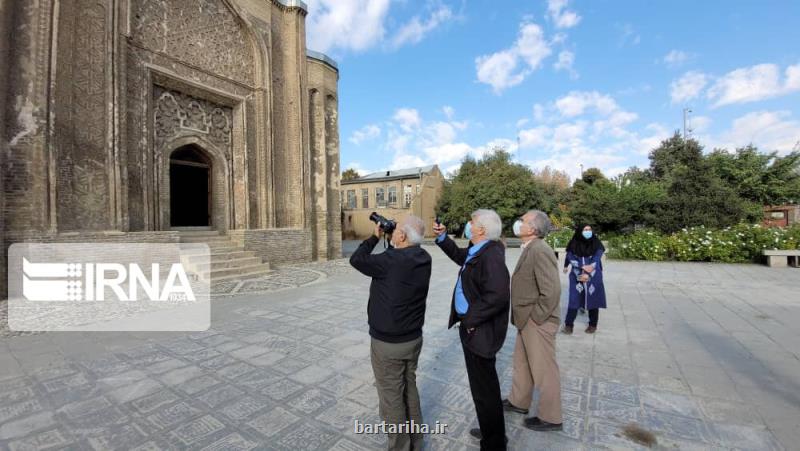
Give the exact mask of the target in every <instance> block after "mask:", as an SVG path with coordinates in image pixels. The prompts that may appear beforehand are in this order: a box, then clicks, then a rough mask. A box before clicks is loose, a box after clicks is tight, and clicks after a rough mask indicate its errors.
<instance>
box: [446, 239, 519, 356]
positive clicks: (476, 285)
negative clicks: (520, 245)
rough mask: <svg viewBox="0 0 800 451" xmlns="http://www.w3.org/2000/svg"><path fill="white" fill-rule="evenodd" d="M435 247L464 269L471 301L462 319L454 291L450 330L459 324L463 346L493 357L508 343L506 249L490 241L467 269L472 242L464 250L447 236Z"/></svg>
mask: <svg viewBox="0 0 800 451" xmlns="http://www.w3.org/2000/svg"><path fill="white" fill-rule="evenodd" d="M436 244H437V245H438V246H439V248H440V249H442V251H444V253H445V254H446V255H447V256H448V257H450V259H451V260H453V261H454V262H455V263H456V264H457V265H459V266H461V267H463V269H461V270H459V273H458V274H459V277H461V288H462V289H463V290H464V295H465V296H466V298H467V301H468V302H469V310H467V314H466V315H464V316H463V317H459V315H458V314H457V313H456V307H455V290H453V298H452V300H451V302H450V323H449V324H448V326H447V327H448V328H451V327H453V325H455V324H456V323H457V322H459V321H460V322H461V328H460V329H459V334H460V336H461V343H462V344H463V345H464V347H466V348H467V349H469V350H470V351H472V353H473V354H477V355H479V356H481V357H484V358H487V359H490V358H493V357H494V356H495V354H497V351H499V350H500V348H502V347H503V343H504V342H505V339H506V332H507V331H508V320H509V311H510V309H511V288H510V281H511V276H510V275H509V273H508V267H507V266H506V248H505V246H503V244H502V243H500V242H497V241H490V242H489V243H487V244H486V245H485V246H484V247H483V248H482V249H481V250H480V251H478V253H477V254H475V255H473V256H472V258H471V259H470V261H469V262H467V264H466V266H464V262H465V261H466V259H467V252H468V249H469V247H472V243H470V245H469V247H467V248H464V249H462V248H459V247H458V245H457V244H456V243H455V241H453V240H452V239H450V237H447V238H445V239H444V240H443V241H442V242H441V243H438V242H437V243H436ZM472 328H475V330H474V331H473V332H471V333H470V332H467V329H472Z"/></svg>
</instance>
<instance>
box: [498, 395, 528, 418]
mask: <svg viewBox="0 0 800 451" xmlns="http://www.w3.org/2000/svg"><path fill="white" fill-rule="evenodd" d="M503 410H505V411H506V412H514V413H521V414H523V415H527V414H528V409H523V408H521V407H517V406H515V405H514V404H511V401H509V400H508V399H504V400H503Z"/></svg>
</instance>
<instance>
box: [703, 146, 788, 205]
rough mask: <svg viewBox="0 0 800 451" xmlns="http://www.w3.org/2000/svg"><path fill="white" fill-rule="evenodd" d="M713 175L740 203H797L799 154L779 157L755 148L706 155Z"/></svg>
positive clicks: (776, 154) (773, 153) (716, 151)
mask: <svg viewBox="0 0 800 451" xmlns="http://www.w3.org/2000/svg"><path fill="white" fill-rule="evenodd" d="M708 160H709V163H710V164H711V168H712V169H713V170H714V173H715V174H716V175H717V176H719V177H720V178H721V179H722V180H723V181H724V182H725V183H726V184H727V185H728V186H730V187H732V188H733V189H734V190H735V191H736V192H737V193H738V194H739V196H741V197H742V198H744V199H747V200H749V201H752V202H756V203H758V204H761V205H780V204H785V203H794V202H800V152H792V153H790V154H789V155H786V156H784V157H779V156H778V153H777V152H772V153H761V152H759V151H758V149H757V148H756V147H755V146H752V145H750V146H747V147H742V148H739V149H736V151H735V152H734V153H730V152H728V151H726V150H723V149H717V150H715V151H714V152H712V153H711V154H709V155H708Z"/></svg>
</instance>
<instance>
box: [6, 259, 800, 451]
mask: <svg viewBox="0 0 800 451" xmlns="http://www.w3.org/2000/svg"><path fill="white" fill-rule="evenodd" d="M430 252H431V254H432V255H433V257H434V275H433V278H434V280H433V283H432V286H431V292H430V297H429V308H428V314H427V318H426V326H425V334H424V340H425V342H424V346H423V352H422V355H421V358H420V364H419V367H420V370H419V375H418V384H419V388H420V391H421V394H422V401H423V414H424V416H425V418H426V422H428V423H430V424H433V423H435V422H436V421H439V422H441V423H446V424H447V425H448V428H447V434H445V435H430V436H428V437H427V438H426V447H427V449H433V450H451V449H453V450H462V449H477V443H476V442H475V441H473V440H472V439H471V438H470V437H469V435H468V430H469V428H470V427H473V426H474V425H475V424H476V422H475V415H474V410H473V405H472V400H471V398H470V395H469V388H468V385H467V380H466V373H465V370H464V364H463V361H462V359H463V357H462V354H461V349H460V345H459V343H458V334H457V332H456V331H455V330H451V331H448V330H446V322H447V313H448V302H449V301H448V300H449V295H450V292H451V289H452V286H453V283H454V279H455V273H456V269H457V268H456V267H455V265H453V264H452V263H450V262H449V261H446V260H445V258H444V257H443V256H442V255H441V253H440V252H439V251H438V250H437V249H435V248H434V249H430ZM518 255H519V252H518V250H517V249H510V250H509V259H508V263H509V265H510V266H513V264H514V263H515V262H516V258H517V257H518ZM278 273H280V271H279V272H278ZM311 273H317V274H318V275H319V276H318V277H317V278H315V279H314V280H313V281H311V282H314V283H309V282H308V279H309V278H310V277H311V276H310V274H311ZM283 274H284V275H285V277H286V278H283V279H282V278H280V277H278V276H275V279H274V282H275V284H274V286H267V285H261V286H259V287H258V288H253V289H249V288H246V286H245V285H246V284H241V285H237V287H234V288H233V289H232V290H231V291H229V292H228V293H229V295H227V296H224V298H223V297H220V302H216V303H215V304H214V306H213V311H212V318H213V320H212V329H211V330H209V331H207V332H202V333H196V334H179V333H45V334H37V335H31V336H16V337H6V338H3V339H0V450H2V451H6V450H9V451H10V450H24V449H126V450H172V449H207V450H238V449H268V450H314V449H335V450H370V449H382V448H383V447H384V444H385V438H384V437H382V436H380V435H357V434H354V433H353V426H354V420H355V419H358V420H359V421H360V422H362V423H378V422H379V419H378V416H377V403H378V400H377V394H376V391H375V388H374V386H373V385H372V382H373V377H372V370H371V366H370V363H369V347H368V346H369V345H368V344H369V337H368V335H367V333H366V330H367V327H366V297H367V288H368V283H369V281H368V279H367V278H365V277H362V276H360V275H359V274H357V273H355V272H354V271H352V270H349V269H347V266H346V264H344V262H330V263H325V264H314V265H310V266H305V265H303V266H297V267H293V268H292V269H290V270H287V271H284V272H283ZM322 275H324V277H322ZM606 280H607V286H608V290H609V293H608V294H609V309H607V310H605V311H603V312H602V313H601V318H600V330H599V331H598V333H597V334H595V335H593V336H591V335H586V334H584V333H583V332H582V327H579V326H581V325H576V334H575V335H573V336H563V335H561V336H559V337H558V341H557V344H558V360H559V363H560V365H561V368H562V377H563V394H562V396H563V401H564V409H565V415H566V416H565V429H564V431H563V432H561V433H537V432H532V431H529V430H527V429H524V428H523V427H521V425H522V416H520V415H514V414H509V415H508V416H507V433H508V436H509V439H510V447H511V449H518V450H529V449H601V448H608V449H640V448H641V447H640V446H639V445H636V444H635V443H633V442H632V441H630V440H629V439H627V438H625V436H624V435H623V433H622V427H623V426H625V425H626V424H629V423H636V424H638V425H639V426H641V427H643V428H645V429H647V430H650V431H652V432H653V433H655V434H656V437H657V439H658V445H657V448H659V449H753V450H762V449H764V450H769V449H796V448H797V447H796V443H800V432H798V431H800V427H798V426H800V424H798V423H799V422H800V395H798V393H800V386H799V385H798V382H797V381H798V380H800V361H799V360H798V357H800V347H798V343H800V340H798V338H800V337H799V336H800V331H798V328H797V326H796V325H797V324H799V323H800V304H798V303H797V300H796V298H797V296H796V293H795V292H794V290H796V287H797V282H798V281H799V280H800V273H798V271H797V270H795V269H791V268H790V269H769V268H765V267H760V266H752V265H705V264H672V263H640V262H618V261H610V262H609V263H608V264H607V268H606ZM282 281H283V283H282ZM565 283H566V281H565ZM256 284H257V282H254V283H253V285H254V286H255V285H256ZM299 285H300V286H299ZM293 286H294V287H296V288H292V287H293ZM271 289H277V290H278V291H270V290H271ZM585 320H586V318H585V317H579V321H585ZM513 339H514V336H513V334H512V335H510V336H509V338H508V342H507V344H506V346H505V347H504V348H503V350H502V351H501V353H500V355H499V356H498V370H499V373H500V376H501V380H502V384H503V392H504V393H507V392H508V389H509V387H510V383H511V380H510V378H511V367H510V353H511V350H512V349H513Z"/></svg>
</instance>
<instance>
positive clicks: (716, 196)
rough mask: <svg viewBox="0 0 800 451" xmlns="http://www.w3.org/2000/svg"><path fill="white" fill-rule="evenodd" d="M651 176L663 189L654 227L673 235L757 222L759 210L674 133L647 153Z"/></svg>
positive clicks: (691, 141) (692, 145)
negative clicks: (691, 229) (701, 227)
mask: <svg viewBox="0 0 800 451" xmlns="http://www.w3.org/2000/svg"><path fill="white" fill-rule="evenodd" d="M650 173H651V175H652V176H653V178H654V179H655V180H656V181H659V182H661V183H663V184H664V186H665V187H666V197H665V198H664V199H663V201H662V202H661V204H660V206H659V208H658V210H657V211H656V214H655V218H654V220H655V224H654V225H655V227H656V228H658V229H659V230H661V231H663V232H675V231H677V230H679V229H681V228H683V227H691V226H699V225H704V226H707V227H726V226H730V225H733V224H736V223H738V222H741V221H754V220H757V219H758V217H759V215H760V213H759V211H760V208H759V207H758V206H757V205H754V204H753V203H751V202H748V201H747V200H745V199H742V198H741V197H740V196H739V194H738V193H737V192H736V191H735V190H734V189H732V188H731V187H730V186H728V185H727V184H726V183H725V182H724V181H723V180H722V179H721V178H720V177H719V176H718V175H717V174H716V173H715V172H714V171H713V170H712V166H711V163H710V162H709V160H708V159H706V158H705V157H704V156H703V147H702V146H701V145H700V143H698V142H697V141H696V140H694V139H689V140H684V139H683V138H682V137H681V136H680V135H679V134H678V133H677V132H676V133H675V135H673V136H672V138H669V139H667V140H665V141H662V143H661V145H660V146H659V147H658V148H656V149H653V151H652V152H651V153H650Z"/></svg>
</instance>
